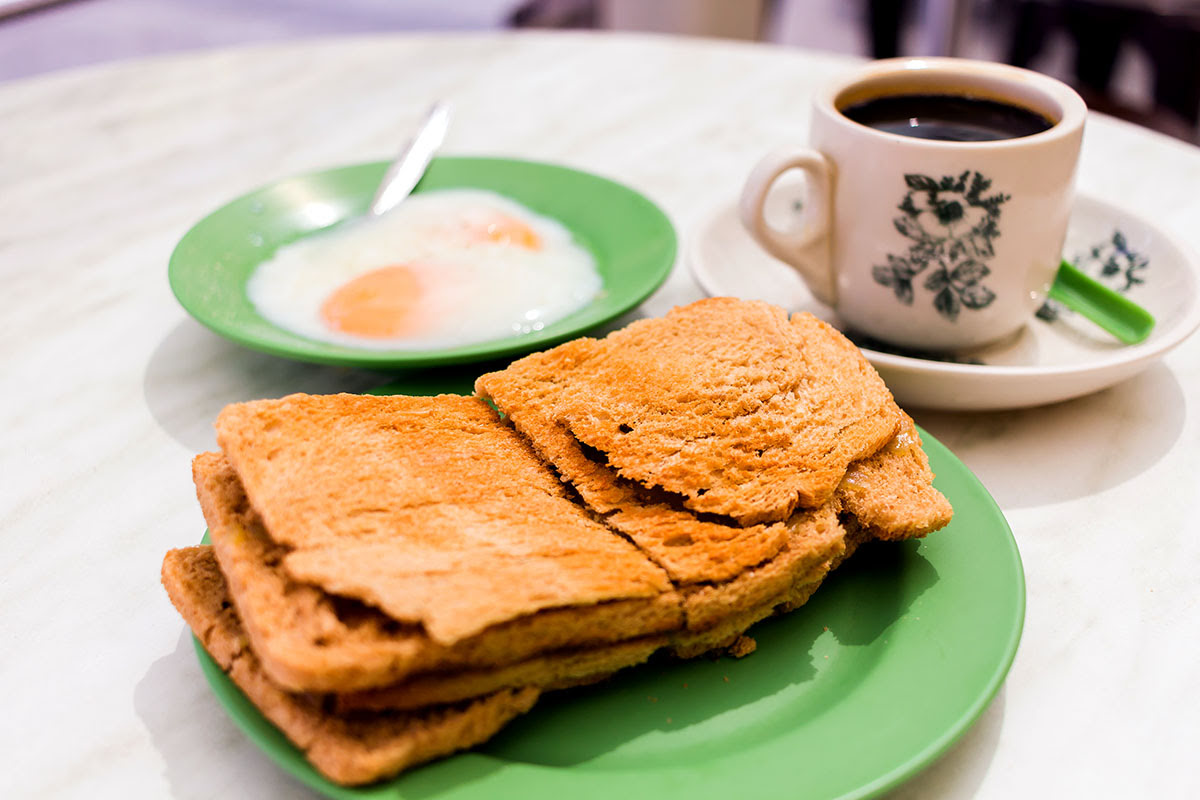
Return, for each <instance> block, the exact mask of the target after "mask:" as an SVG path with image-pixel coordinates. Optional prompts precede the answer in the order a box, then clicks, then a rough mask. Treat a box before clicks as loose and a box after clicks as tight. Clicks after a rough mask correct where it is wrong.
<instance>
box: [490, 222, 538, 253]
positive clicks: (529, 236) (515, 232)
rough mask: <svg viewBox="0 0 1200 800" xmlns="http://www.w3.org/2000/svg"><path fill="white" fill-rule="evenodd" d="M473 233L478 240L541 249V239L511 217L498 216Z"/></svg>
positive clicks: (526, 226) (530, 229)
mask: <svg viewBox="0 0 1200 800" xmlns="http://www.w3.org/2000/svg"><path fill="white" fill-rule="evenodd" d="M475 233H476V235H477V236H478V237H479V238H480V239H485V240H487V241H489V242H495V243H496V244H514V245H517V246H518V247H524V248H526V249H528V250H541V249H542V237H540V236H538V235H537V234H536V233H535V232H534V231H533V229H532V228H530V227H529V226H528V225H526V224H525V223H523V222H521V221H519V220H515V219H513V218H512V217H506V216H503V215H498V216H496V217H495V218H494V219H491V220H489V221H488V223H487V224H486V225H484V226H482V227H481V228H479V229H477V230H476V231H475Z"/></svg>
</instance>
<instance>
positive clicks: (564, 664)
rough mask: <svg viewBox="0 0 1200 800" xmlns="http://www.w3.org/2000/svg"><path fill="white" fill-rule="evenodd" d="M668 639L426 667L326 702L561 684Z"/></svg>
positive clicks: (439, 699) (435, 697)
mask: <svg viewBox="0 0 1200 800" xmlns="http://www.w3.org/2000/svg"><path fill="white" fill-rule="evenodd" d="M668 641H669V640H668V638H667V637H666V636H650V637H643V638H641V639H633V640H631V641H628V642H617V643H615V644H606V645H598V646H596V647H592V648H577V649H571V650H565V651H564V650H556V651H554V652H552V653H546V654H543V655H539V656H534V657H533V658H530V659H528V660H526V661H522V662H520V663H517V664H510V665H508V666H503V667H494V668H490V669H475V670H463V671H461V672H436V673H427V674H425V675H417V676H414V677H413V678H411V679H409V680H406V681H402V682H401V683H398V684H395V685H393V686H385V687H382V688H379V689H368V690H366V691H362V692H348V693H345V694H334V695H329V697H328V702H329V703H330V705H331V706H332V707H333V708H334V709H335V710H337V711H339V712H346V711H359V710H362V709H368V710H381V709H406V708H421V707H423V706H427V705H431V704H435V703H436V704H443V703H456V702H459V701H462V700H466V699H470V698H472V697H478V696H480V695H485V694H489V693H491V692H495V691H496V690H498V689H508V688H516V687H521V686H536V687H538V688H539V689H543V690H549V689H562V688H566V687H569V686H576V685H579V684H581V683H592V682H594V681H597V680H600V679H603V678H605V677H608V676H609V675H612V674H613V673H614V672H617V671H619V670H622V669H625V668H627V667H633V666H637V665H638V664H641V663H642V662H644V661H645V660H646V659H648V658H650V656H652V655H653V654H654V653H655V652H656V651H658V650H661V649H662V648H664V647H666V646H667V644H668Z"/></svg>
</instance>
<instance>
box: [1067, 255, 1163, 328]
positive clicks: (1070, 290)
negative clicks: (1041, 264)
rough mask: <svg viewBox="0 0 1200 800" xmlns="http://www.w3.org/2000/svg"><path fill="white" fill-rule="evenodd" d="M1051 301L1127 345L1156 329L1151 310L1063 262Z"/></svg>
mask: <svg viewBox="0 0 1200 800" xmlns="http://www.w3.org/2000/svg"><path fill="white" fill-rule="evenodd" d="M1049 296H1050V299H1051V300H1057V301H1058V302H1060V303H1062V304H1063V305H1064V306H1066V307H1067V308H1069V309H1071V310H1072V311H1074V312H1076V313H1078V314H1079V315H1081V316H1083V317H1085V318H1086V319H1089V320H1091V321H1092V322H1094V323H1096V324H1097V325H1099V326H1100V327H1101V328H1103V329H1104V330H1106V331H1108V332H1109V333H1111V334H1112V335H1113V336H1115V337H1117V339H1119V340H1120V341H1122V342H1124V343H1125V344H1137V343H1138V342H1141V341H1143V340H1144V339H1145V338H1146V337H1147V336H1149V335H1150V331H1152V330H1154V317H1153V316H1152V315H1151V314H1150V312H1149V311H1147V310H1146V309H1144V308H1142V307H1141V306H1139V305H1138V304H1137V303H1134V302H1133V301H1132V300H1130V299H1129V298H1127V297H1125V296H1124V295H1122V294H1118V293H1117V292H1114V291H1113V290H1112V289H1109V288H1108V287H1107V286H1105V285H1104V284H1102V283H1099V282H1098V281H1095V280H1093V279H1091V278H1089V277H1088V276H1087V275H1085V274H1083V273H1082V272H1080V271H1079V270H1077V269H1075V267H1073V266H1071V265H1070V264H1068V263H1067V262H1066V261H1063V262H1062V263H1061V264H1060V265H1059V267H1058V274H1057V275H1056V276H1055V278H1054V284H1053V285H1052V286H1051V287H1050V292H1049Z"/></svg>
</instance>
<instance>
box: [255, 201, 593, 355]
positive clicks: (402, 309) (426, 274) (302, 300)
mask: <svg viewBox="0 0 1200 800" xmlns="http://www.w3.org/2000/svg"><path fill="white" fill-rule="evenodd" d="M602 285H603V284H602V281H601V278H600V274H599V272H597V270H596V263H595V259H594V258H593V257H592V255H591V253H589V252H588V251H587V250H586V249H584V248H583V247H581V246H580V245H579V244H578V243H576V242H575V240H574V238H573V237H572V235H571V232H570V231H569V230H567V229H566V228H565V227H563V225H562V224H561V223H559V222H557V221H556V220H553V219H550V218H548V217H545V216H542V215H540V214H536V213H534V212H533V211H531V210H530V209H528V208H526V207H524V206H522V205H521V204H519V203H517V202H515V201H513V200H512V199H510V198H507V197H503V196H502V195H499V194H495V193H493V192H488V191H483V190H479V189H444V190H440V191H431V192H424V193H420V194H415V195H413V196H412V197H409V198H407V199H406V200H405V201H404V202H403V203H401V204H400V205H399V206H397V207H396V208H395V209H393V210H392V211H389V212H388V213H387V214H384V215H383V216H380V217H374V218H363V219H360V220H354V221H352V222H350V223H347V224H345V225H341V226H338V227H336V228H333V229H331V230H329V231H326V232H322V233H318V234H315V235H313V236H309V237H306V238H304V239H301V240H299V241H296V242H293V243H292V244H289V245H285V246H284V247H281V248H279V250H277V251H276V252H275V254H274V256H273V257H272V258H271V259H269V260H267V261H264V262H263V263H262V264H260V265H259V266H258V267H257V268H256V269H255V271H254V273H253V274H252V275H251V276H250V280H249V282H248V283H247V286H246V293H247V295H248V297H249V298H250V302H251V303H253V304H254V307H255V308H256V309H257V310H258V312H259V314H261V315H262V316H263V317H265V318H266V319H268V320H270V321H271V322H273V323H275V324H276V325H279V326H280V327H282V328H285V329H287V330H290V331H292V332H293V333H298V334H300V335H302V336H307V337H309V338H313V339H319V340H322V341H326V342H331V343H334V344H343V345H350V346H354V347H368V348H376V349H440V348H446V347H456V346H461V345H467V344H474V343H478V342H483V341H489V340H492V339H498V338H501V337H505V336H513V335H519V334H523V333H530V332H532V331H538V330H541V329H542V328H544V327H545V326H546V325H549V324H550V323H552V322H555V321H557V320H559V319H562V318H563V317H565V316H567V315H568V314H570V313H572V312H574V311H577V310H578V309H580V308H582V307H583V306H585V305H587V303H589V302H590V301H591V300H592V299H593V298H595V297H596V296H597V295H598V294H599V293H600V291H601V289H602Z"/></svg>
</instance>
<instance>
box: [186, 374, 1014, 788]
mask: <svg viewBox="0 0 1200 800" xmlns="http://www.w3.org/2000/svg"><path fill="white" fill-rule="evenodd" d="M473 377H474V376H473V375H472V376H471V377H470V378H469V379H462V380H460V379H458V378H451V377H445V376H444V375H443V376H442V377H439V376H438V375H437V374H436V373H435V374H433V376H432V377H431V378H427V379H414V380H413V381H411V382H406V383H405V384H404V385H394V386H391V387H389V389H388V390H384V391H389V390H390V391H394V392H400V391H403V392H404V393H407V394H434V393H438V392H442V391H444V392H468V391H469V390H470V386H471V381H472V379H473ZM921 436H922V439H923V442H924V445H925V450H926V452H927V453H928V455H929V461H930V464H931V465H932V467H933V470H934V472H935V473H936V475H937V478H936V480H935V486H937V488H938V489H940V490H941V491H942V493H943V494H945V495H946V497H947V498H949V500H950V502H951V503H952V504H953V506H954V511H955V516H954V520H953V522H951V524H950V525H949V526H948V527H946V528H944V529H943V530H941V531H938V532H936V533H933V534H931V535H930V536H929V537H928V538H926V539H924V540H919V541H909V542H905V543H901V544H887V543H873V544H870V545H866V546H864V547H863V548H861V549H860V550H859V552H858V553H856V554H855V555H854V556H853V557H852V558H850V559H849V560H848V561H847V562H846V563H845V564H844V565H843V566H841V567H840V568H838V569H837V570H835V571H834V572H833V573H832V574H831V575H830V577H829V578H828V579H827V580H826V581H825V583H824V585H822V587H821V588H820V589H819V590H818V591H817V592H816V594H815V595H813V597H812V599H811V600H809V602H808V603H807V604H806V605H804V606H803V607H801V608H800V609H798V610H796V611H794V612H792V613H790V614H788V615H785V616H781V617H775V618H772V619H769V620H766V621H763V622H761V623H759V624H758V625H756V626H755V627H753V628H752V629H751V630H750V631H749V634H750V635H751V636H753V637H754V638H755V639H756V640H757V642H758V649H757V650H756V651H755V652H754V653H752V654H751V655H749V656H746V657H744V658H741V659H734V658H728V657H725V658H719V659H707V658H699V659H695V660H692V661H676V660H670V659H661V660H660V659H652V660H651V662H650V663H647V664H644V665H642V666H640V667H636V668H632V669H629V670H626V671H624V672H621V673H618V674H617V675H616V676H615V677H613V678H611V679H610V680H608V681H606V682H604V683H601V684H597V685H594V686H591V687H586V688H582V689H572V690H569V691H565V692H557V693H550V694H548V695H546V696H544V697H543V698H542V699H541V700H540V701H539V702H538V704H537V705H536V706H535V707H534V709H533V710H532V711H531V712H530V713H528V714H527V715H525V716H523V717H518V718H517V719H516V720H514V721H513V722H512V723H510V724H509V725H508V726H507V727H506V728H505V729H504V730H502V731H501V732H500V733H499V734H498V735H496V736H495V737H494V738H492V739H491V740H489V741H488V742H487V743H486V744H484V745H482V746H480V747H478V748H476V749H474V750H472V751H469V752H465V753H462V754H459V755H456V756H452V757H450V758H447V759H444V760H442V761H438V762H435V763H432V764H429V765H427V766H424V767H420V768H417V769H415V770H412V771H410V772H408V773H405V774H403V775H401V776H400V777H398V778H396V779H394V780H391V781H385V782H381V783H376V784H372V785H370V786H365V787H358V788H347V787H343V786H338V785H336V784H333V783H331V782H329V781H328V780H326V779H325V778H323V777H322V776H321V775H319V774H318V773H317V772H316V771H315V770H314V769H313V768H312V767H311V766H309V764H308V762H307V761H305V759H304V757H303V755H302V754H301V753H300V752H299V751H298V750H297V749H296V748H295V747H293V746H292V745H291V744H290V743H289V742H288V741H287V740H286V739H285V738H284V736H283V735H282V734H281V733H279V731H278V730H277V729H276V728H275V727H274V726H272V725H271V724H270V723H269V722H267V721H266V720H265V719H264V718H263V717H262V715H261V714H259V712H258V711H257V710H256V709H255V708H254V707H253V706H252V705H251V704H250V702H249V701H248V700H246V699H245V697H244V696H243V695H242V694H241V693H240V692H239V691H238V689H237V688H236V687H235V686H234V685H233V683H232V682H231V681H230V680H229V678H228V677H226V675H225V674H224V673H223V672H222V671H221V669H220V668H219V667H218V666H217V665H216V664H215V663H214V662H213V661H212V660H211V659H210V658H209V657H208V655H207V654H206V653H205V652H204V650H203V648H202V647H201V646H200V645H199V644H198V643H197V652H198V653H199V657H200V664H201V667H202V669H203V672H204V674H205V677H206V678H207V679H208V682H209V684H210V685H211V687H212V690H213V692H214V693H215V694H216V697H217V699H218V701H219V702H220V703H221V704H222V705H223V706H224V707H225V709H226V710H227V711H228V713H229V715H230V716H231V717H232V719H233V721H234V722H235V723H236V724H237V726H238V727H239V728H241V729H242V730H243V731H244V732H245V733H246V735H247V736H249V738H250V739H251V741H253V742H254V743H255V744H256V745H257V746H258V747H259V748H260V749H261V750H262V751H263V752H264V753H265V754H266V755H267V756H268V757H269V758H270V759H271V760H273V761H274V762H275V763H276V764H278V765H279V766H280V767H281V768H282V769H284V770H285V771H286V772H288V773H289V774H291V775H292V776H294V777H295V778H297V779H298V780H300V781H301V782H302V783H304V784H305V785H307V786H309V787H311V788H312V789H314V790H316V791H317V792H319V793H321V794H323V795H325V796H327V797H331V798H425V797H432V796H437V797H439V798H460V799H461V800H467V798H472V799H482V798H498V797H520V798H522V799H523V800H538V799H539V798H561V797H567V796H569V797H572V798H605V800H611V798H613V797H654V798H657V799H658V800H672V799H674V798H678V800H703V799H704V798H712V800H717V799H718V798H719V799H720V800H728V798H729V797H738V798H745V800H751V799H752V798H778V797H784V796H795V797H804V798H807V800H827V799H828V800H832V798H865V797H874V796H877V795H879V794H881V793H883V792H885V791H887V790H888V789H891V788H894V787H895V786H897V785H898V784H900V783H902V782H903V781H905V780H906V779H908V778H911V777H912V776H913V775H915V774H916V773H917V772H919V771H920V770H922V769H923V768H925V767H926V766H928V765H929V764H930V763H931V762H933V761H934V760H935V759H936V758H938V756H940V755H941V754H942V753H944V752H945V751H946V750H947V748H949V747H950V745H951V744H953V743H954V742H955V741H956V740H957V739H958V738H959V737H960V736H961V735H962V734H963V733H964V732H965V731H966V730H967V729H968V728H970V726H971V725H972V723H974V722H975V720H976V719H978V717H979V716H980V714H982V713H983V711H984V709H986V708H987V706H988V704H989V702H990V701H991V700H992V698H993V697H994V696H995V694H996V692H997V691H998V690H999V688H1000V686H1001V684H1002V683H1003V681H1004V678H1005V675H1006V674H1007V673H1008V669H1009V666H1010V665H1011V664H1012V660H1013V658H1014V656H1015V655H1016V651H1017V644H1018V642H1019V641H1020V637H1021V628H1022V624H1023V622H1024V616H1025V581H1024V573H1023V571H1022V568H1021V559H1020V555H1019V553H1018V551H1017V546H1016V542H1015V541H1014V539H1013V536H1012V532H1011V531H1010V529H1009V527H1008V524H1007V522H1006V521H1005V519H1004V516H1003V514H1002V513H1001V511H1000V509H999V508H998V507H997V505H996V503H995V501H994V500H993V499H992V497H991V496H990V495H989V494H988V492H987V490H986V489H985V488H984V487H983V485H982V484H981V483H980V482H979V480H978V479H977V478H976V477H975V476H974V475H972V474H971V472H970V471H969V470H968V469H967V468H966V467H965V466H964V465H963V464H962V462H960V461H959V460H958V459H957V458H955V457H954V455H953V454H952V453H951V452H950V451H949V450H948V449H947V448H946V447H945V446H943V445H942V444H941V443H939V442H938V441H936V440H935V439H934V438H933V437H932V436H930V435H929V434H928V433H926V432H924V431H922V432H921Z"/></svg>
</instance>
